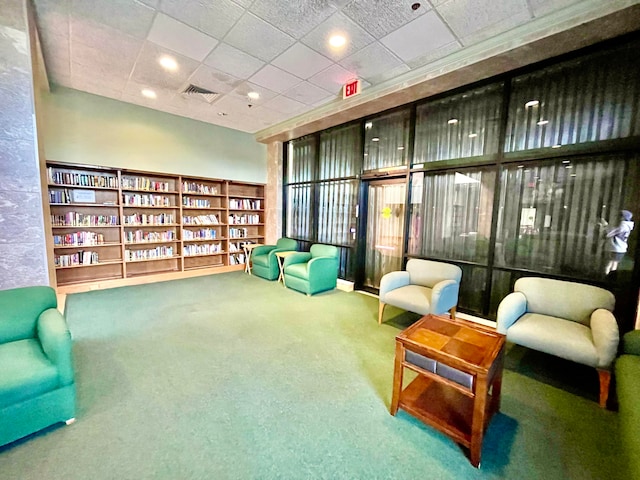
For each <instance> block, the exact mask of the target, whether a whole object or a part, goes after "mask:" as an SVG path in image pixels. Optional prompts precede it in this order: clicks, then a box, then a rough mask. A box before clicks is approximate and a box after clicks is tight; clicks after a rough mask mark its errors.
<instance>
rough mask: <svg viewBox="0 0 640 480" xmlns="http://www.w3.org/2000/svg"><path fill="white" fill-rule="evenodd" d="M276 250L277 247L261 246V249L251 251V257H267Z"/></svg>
mask: <svg viewBox="0 0 640 480" xmlns="http://www.w3.org/2000/svg"><path fill="white" fill-rule="evenodd" d="M275 248H276V246H275V245H260V246H259V247H256V248H254V249H253V250H252V251H251V256H252V257H253V256H254V255H266V254H267V253H269V252H270V251H271V250H273V249H275Z"/></svg>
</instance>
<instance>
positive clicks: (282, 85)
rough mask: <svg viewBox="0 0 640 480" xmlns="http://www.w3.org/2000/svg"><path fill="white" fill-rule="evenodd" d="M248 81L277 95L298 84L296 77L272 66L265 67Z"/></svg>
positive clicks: (298, 80)
mask: <svg viewBox="0 0 640 480" xmlns="http://www.w3.org/2000/svg"><path fill="white" fill-rule="evenodd" d="M249 80H251V82H253V83H257V84H258V85H262V86H263V87H266V88H268V89H269V90H273V91H274V92H278V93H282V92H284V91H286V90H287V89H289V88H291V87H293V86H294V85H296V84H298V83H300V79H299V78H298V77H294V76H293V75H290V74H289V73H287V72H285V71H283V70H280V69H279V68H277V67H274V66H273V65H266V66H265V67H264V68H263V69H261V70H260V71H259V72H258V73H256V74H255V75H254V76H252V77H251V78H250V79H249Z"/></svg>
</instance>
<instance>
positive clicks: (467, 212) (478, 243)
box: [408, 168, 496, 265]
mask: <svg viewBox="0 0 640 480" xmlns="http://www.w3.org/2000/svg"><path fill="white" fill-rule="evenodd" d="M495 178H496V173H495V168H483V169H475V170H456V171H450V172H444V173H435V174H425V173H423V172H416V173H414V174H413V175H412V178H411V220H410V226H409V248H408V253H409V255H414V256H419V257H436V258H443V259H450V260H465V261H472V262H476V263H480V264H484V265H486V264H487V259H488V252H489V239H490V236H491V211H492V207H493V192H494V188H495Z"/></svg>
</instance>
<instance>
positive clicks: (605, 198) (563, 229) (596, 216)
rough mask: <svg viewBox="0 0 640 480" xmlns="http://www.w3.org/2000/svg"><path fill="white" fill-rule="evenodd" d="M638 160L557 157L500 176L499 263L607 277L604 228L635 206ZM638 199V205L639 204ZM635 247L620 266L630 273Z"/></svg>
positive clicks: (582, 276) (588, 276)
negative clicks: (563, 158) (553, 159)
mask: <svg viewBox="0 0 640 480" xmlns="http://www.w3.org/2000/svg"><path fill="white" fill-rule="evenodd" d="M637 161H638V160H637V159H628V158H624V157H622V156H615V157H609V158H606V159H572V160H556V161H554V162H552V163H544V164H542V165H538V166H535V167H534V166H531V167H528V166H525V165H514V166H511V167H508V168H506V169H505V170H504V171H503V173H502V177H501V195H500V197H501V198H500V205H499V217H498V230H497V238H496V265H498V266H507V267H517V268H524V269H527V270H533V271H538V272H542V273H555V274H562V275H568V276H573V277H577V278H593V279H597V278H602V277H603V276H604V275H605V266H606V262H607V255H608V253H607V251H606V240H605V235H606V229H605V226H604V224H605V223H609V224H612V225H617V222H618V220H619V217H620V211H621V210H622V209H632V208H634V206H635V205H634V203H635V204H637V194H635V197H634V188H637V183H636V187H634V186H633V185H634V184H633V182H634V181H635V182H637V181H638V171H637ZM634 198H635V200H634ZM632 256H633V250H632V249H630V253H629V255H627V256H626V259H625V261H624V262H623V263H622V264H621V265H620V266H619V269H620V270H628V271H630V270H632V269H633V259H632Z"/></svg>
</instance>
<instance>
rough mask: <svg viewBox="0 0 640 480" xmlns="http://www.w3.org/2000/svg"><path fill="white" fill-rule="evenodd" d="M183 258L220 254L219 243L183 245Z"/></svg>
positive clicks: (220, 247)
mask: <svg viewBox="0 0 640 480" xmlns="http://www.w3.org/2000/svg"><path fill="white" fill-rule="evenodd" d="M182 253H183V254H184V256H185V257H191V256H194V255H210V254H212V253H222V246H221V245H220V244H219V243H204V244H200V245H185V246H184V247H183V249H182Z"/></svg>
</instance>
